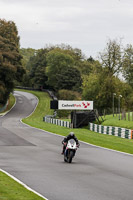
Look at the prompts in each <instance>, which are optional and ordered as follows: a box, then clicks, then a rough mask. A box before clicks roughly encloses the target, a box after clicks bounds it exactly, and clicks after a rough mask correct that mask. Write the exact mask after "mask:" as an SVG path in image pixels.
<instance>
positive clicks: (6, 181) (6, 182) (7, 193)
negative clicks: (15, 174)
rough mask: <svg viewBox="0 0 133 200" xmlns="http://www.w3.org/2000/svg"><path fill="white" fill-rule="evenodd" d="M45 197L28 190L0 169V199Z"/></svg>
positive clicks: (32, 199)
mask: <svg viewBox="0 0 133 200" xmlns="http://www.w3.org/2000/svg"><path fill="white" fill-rule="evenodd" d="M42 199H43V198H41V197H39V196H38V195H36V194H34V193H33V192H31V191H29V190H27V189H26V188H25V187H24V186H22V185H21V184H19V183H17V182H16V181H14V180H13V179H12V178H10V177H9V176H7V175H6V174H5V173H3V172H1V171H0V200H42Z"/></svg>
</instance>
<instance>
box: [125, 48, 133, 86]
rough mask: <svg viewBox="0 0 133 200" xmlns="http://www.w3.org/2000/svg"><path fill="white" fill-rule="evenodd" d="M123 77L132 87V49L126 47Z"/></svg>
mask: <svg viewBox="0 0 133 200" xmlns="http://www.w3.org/2000/svg"><path fill="white" fill-rule="evenodd" d="M123 75H124V78H125V79H126V81H127V83H128V84H129V85H131V86H132V87H133V47H132V45H127V47H126V48H125V51H124V58H123Z"/></svg>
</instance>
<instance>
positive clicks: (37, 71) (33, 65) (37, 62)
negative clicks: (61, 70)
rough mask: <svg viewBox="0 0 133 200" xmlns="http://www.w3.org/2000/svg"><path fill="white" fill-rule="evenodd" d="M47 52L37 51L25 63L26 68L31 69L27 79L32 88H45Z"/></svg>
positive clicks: (43, 50)
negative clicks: (29, 79) (29, 80)
mask: <svg viewBox="0 0 133 200" xmlns="http://www.w3.org/2000/svg"><path fill="white" fill-rule="evenodd" d="M48 51H49V50H48V49H40V50H38V51H37V53H36V54H35V55H34V56H33V57H30V60H29V62H28V63H27V66H28V68H29V69H31V71H30V72H29V77H30V78H31V82H32V85H34V87H43V88H46V87H47V83H46V82H47V75H46V66H47V60H46V56H47V53H48Z"/></svg>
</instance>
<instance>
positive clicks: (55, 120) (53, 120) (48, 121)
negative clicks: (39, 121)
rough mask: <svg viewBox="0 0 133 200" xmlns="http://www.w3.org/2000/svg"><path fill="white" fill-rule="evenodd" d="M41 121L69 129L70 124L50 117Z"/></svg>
mask: <svg viewBox="0 0 133 200" xmlns="http://www.w3.org/2000/svg"><path fill="white" fill-rule="evenodd" d="M43 121H44V122H47V123H51V124H56V125H58V126H64V127H66V128H71V123H70V122H67V121H63V120H60V119H54V118H51V117H44V118H43Z"/></svg>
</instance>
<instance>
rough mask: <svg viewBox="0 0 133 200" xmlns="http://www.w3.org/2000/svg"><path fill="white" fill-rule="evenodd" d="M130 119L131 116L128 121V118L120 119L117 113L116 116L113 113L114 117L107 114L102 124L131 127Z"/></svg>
mask: <svg viewBox="0 0 133 200" xmlns="http://www.w3.org/2000/svg"><path fill="white" fill-rule="evenodd" d="M127 115H128V114H127ZM126 119H128V116H127V117H126ZM131 120H132V117H131V119H130V121H128V120H121V118H120V120H119V117H118V115H117V116H116V115H115V116H114V117H113V115H107V116H106V117H105V118H104V122H103V123H102V125H105V126H116V127H122V128H128V129H133V121H131Z"/></svg>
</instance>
